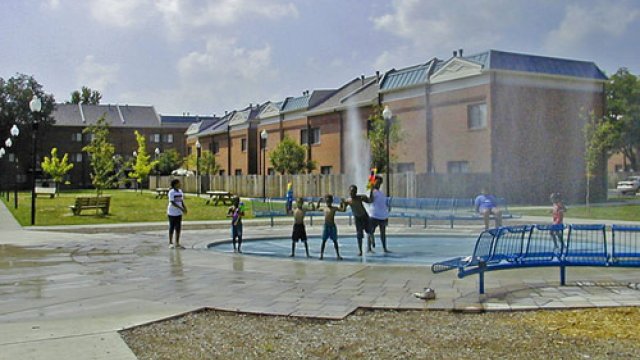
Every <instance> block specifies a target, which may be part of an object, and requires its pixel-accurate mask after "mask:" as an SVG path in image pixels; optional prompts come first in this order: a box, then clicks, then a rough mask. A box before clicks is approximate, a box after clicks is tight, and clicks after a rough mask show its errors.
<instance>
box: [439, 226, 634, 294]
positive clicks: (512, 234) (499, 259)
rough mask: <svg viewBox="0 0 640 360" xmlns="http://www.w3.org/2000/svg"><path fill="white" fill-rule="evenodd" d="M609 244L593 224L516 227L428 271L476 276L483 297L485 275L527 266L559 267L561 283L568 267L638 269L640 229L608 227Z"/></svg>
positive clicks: (485, 235) (494, 232) (491, 234)
mask: <svg viewBox="0 0 640 360" xmlns="http://www.w3.org/2000/svg"><path fill="white" fill-rule="evenodd" d="M610 232H611V244H608V242H607V233H608V231H607V228H606V226H605V225H602V224H593V225H577V224H574V225H569V226H568V227H565V226H564V225H519V226H505V227H500V228H496V229H490V230H485V231H483V232H482V233H480V235H479V236H478V239H477V240H476V244H475V246H474V249H473V253H472V255H471V256H467V257H457V258H453V259H449V260H445V261H441V262H437V263H435V264H433V265H432V266H431V271H432V272H433V273H440V272H443V271H448V270H453V269H457V270H458V277H459V278H463V277H466V276H469V275H474V274H478V276H479V292H480V294H484V274H485V272H488V271H497V270H507V269H518V268H527V267H548V266H553V267H558V268H559V269H560V284H561V285H565V284H566V267H567V266H602V267H608V266H621V267H638V266H640V226H626V225H625V226H623V225H613V226H612V227H611V230H610Z"/></svg>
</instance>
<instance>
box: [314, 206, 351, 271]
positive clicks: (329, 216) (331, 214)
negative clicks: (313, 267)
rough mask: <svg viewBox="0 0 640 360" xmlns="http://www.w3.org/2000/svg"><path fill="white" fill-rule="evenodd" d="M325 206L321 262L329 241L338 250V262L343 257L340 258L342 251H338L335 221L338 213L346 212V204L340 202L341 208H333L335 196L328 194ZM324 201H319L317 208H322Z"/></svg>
mask: <svg viewBox="0 0 640 360" xmlns="http://www.w3.org/2000/svg"><path fill="white" fill-rule="evenodd" d="M324 199H325V206H324V210H323V212H324V229H323V231H322V246H321V247H320V260H322V259H323V258H324V246H325V244H326V243H327V239H329V238H330V239H331V240H333V247H334V248H335V249H336V258H337V259H338V260H342V256H340V250H339V249H338V227H337V226H336V223H335V221H334V219H335V215H336V211H341V212H344V211H346V204H345V203H344V201H341V202H340V206H339V207H335V206H333V195H331V194H327V195H325V197H324ZM321 201H322V199H320V200H318V206H317V208H320V202H321Z"/></svg>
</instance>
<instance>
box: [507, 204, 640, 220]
mask: <svg viewBox="0 0 640 360" xmlns="http://www.w3.org/2000/svg"><path fill="white" fill-rule="evenodd" d="M517 213H518V214H521V215H532V216H548V217H549V220H551V206H549V209H544V210H518V211H517ZM565 217H572V218H581V219H602V220H625V221H640V205H636V204H624V205H606V206H603V205H602V204H599V205H598V206H591V207H590V208H589V209H587V208H586V207H585V206H571V207H569V210H568V211H567V212H566V214H565Z"/></svg>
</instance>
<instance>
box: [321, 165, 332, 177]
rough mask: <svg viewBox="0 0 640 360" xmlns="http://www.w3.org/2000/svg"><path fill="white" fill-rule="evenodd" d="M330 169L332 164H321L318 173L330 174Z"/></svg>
mask: <svg viewBox="0 0 640 360" xmlns="http://www.w3.org/2000/svg"><path fill="white" fill-rule="evenodd" d="M332 169H333V166H321V167H320V174H322V175H329V174H331V170H332Z"/></svg>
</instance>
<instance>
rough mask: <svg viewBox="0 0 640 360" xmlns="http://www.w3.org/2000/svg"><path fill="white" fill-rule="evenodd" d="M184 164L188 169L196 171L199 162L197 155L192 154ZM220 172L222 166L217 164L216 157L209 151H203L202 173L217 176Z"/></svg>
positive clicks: (201, 154)
mask: <svg viewBox="0 0 640 360" xmlns="http://www.w3.org/2000/svg"><path fill="white" fill-rule="evenodd" d="M184 163H185V166H186V168H187V169H196V170H197V165H198V161H197V159H196V154H195V153H194V154H191V155H189V156H187V157H185V159H184ZM219 170H220V165H218V163H217V162H216V156H215V155H214V154H213V153H212V152H211V151H209V150H202V152H201V153H200V173H201V174H209V175H215V174H217V173H218V171H219Z"/></svg>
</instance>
